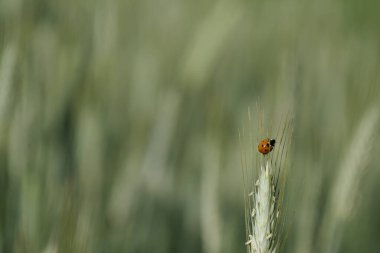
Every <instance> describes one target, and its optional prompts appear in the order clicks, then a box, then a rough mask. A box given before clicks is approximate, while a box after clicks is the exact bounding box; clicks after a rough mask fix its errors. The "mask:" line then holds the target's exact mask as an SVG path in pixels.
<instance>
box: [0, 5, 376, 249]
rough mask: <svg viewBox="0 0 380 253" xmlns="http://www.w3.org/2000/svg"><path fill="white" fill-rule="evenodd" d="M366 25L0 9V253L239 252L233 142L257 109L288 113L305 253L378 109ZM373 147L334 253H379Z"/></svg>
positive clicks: (238, 183)
mask: <svg viewBox="0 0 380 253" xmlns="http://www.w3.org/2000/svg"><path fill="white" fill-rule="evenodd" d="M379 8H380V2H378V1H375V0H372V1H371V0H364V1H354V0H348V1H343V0H340V1H327V0H320V1H301V0H286V1H278V0H277V1H276V0H265V1H257V0H251V1H246V0H238V1H227V0H209V1H200V0H193V1H184V0H179V1H174V0H151V1H147V0H127V1H122V0H110V1H100V0H98V1H90V0H80V1H77V0H56V1H48V0H32V1H26V0H1V1H0V189H1V201H0V217H1V220H0V252H4V253H8V252H46V253H50V252H137V253H138V252H156V253H159V252H184V253H186V252H206V253H216V252H245V250H246V249H245V246H244V242H245V227H244V202H243V195H242V192H243V190H242V175H241V167H240V159H239V157H240V154H241V150H240V148H239V137H238V129H239V128H241V127H242V126H243V125H244V124H245V123H244V122H245V121H246V119H247V108H248V107H249V106H250V107H252V108H255V103H256V101H260V104H261V105H262V106H263V107H264V109H265V113H266V115H267V116H268V118H270V119H273V121H274V122H276V121H278V120H279V118H280V117H281V115H283V114H284V113H285V112H286V111H288V110H292V111H293V112H294V114H295V130H294V141H293V148H292V149H293V152H292V154H291V159H290V162H291V166H290V167H289V182H288V183H289V184H288V186H289V191H288V196H289V202H288V206H287V209H288V212H289V214H288V218H289V219H288V220H289V229H288V236H287V245H286V248H285V251H286V252H300V253H302V252H315V250H313V249H315V246H316V244H318V228H319V222H320V220H321V217H322V216H323V213H324V206H325V202H326V196H328V194H329V190H330V189H331V185H332V184H333V180H334V175H335V171H336V168H337V167H338V166H339V164H340V163H341V160H342V159H343V157H344V155H345V152H346V150H347V148H346V147H347V146H348V145H349V143H350V142H351V140H352V135H353V133H354V131H355V129H356V128H357V125H358V123H360V121H361V118H362V115H363V114H364V113H365V112H366V111H367V110H368V109H369V108H371V107H373V106H375V107H377V106H378V105H379V104H378V101H379V99H380V71H379V70H380V51H379V49H380V48H379V45H380V40H379V39H380V29H379V25H380V15H379V14H378V10H379ZM252 111H253V121H255V120H256V121H257V119H258V115H257V114H256V113H255V110H254V109H253V110H252ZM269 125H270V124H269ZM378 141H379V140H378V139H376V140H373V143H374V144H375V150H374V152H373V154H372V155H371V161H370V162H369V165H368V169H367V172H366V174H365V175H364V177H363V180H362V184H361V187H360V192H359V193H358V195H359V197H358V198H357V199H356V200H355V201H356V202H355V203H356V204H355V205H354V209H355V210H354V212H353V214H352V216H351V217H350V219H349V220H348V222H347V224H346V226H345V228H344V233H343V237H342V238H341V247H340V249H339V252H346V253H348V252H379V249H380V240H379V237H380V216H379V215H378V214H379V213H380V199H379V197H378V196H379V195H380V189H379V188H378V187H377V186H378V181H379V180H380V171H379V165H380V157H379V156H378V155H377V154H378V153H379V150H380V149H379V148H378V145H377V144H376V143H377V142H378ZM255 145H256V144H253V146H255ZM337 240H338V238H337Z"/></svg>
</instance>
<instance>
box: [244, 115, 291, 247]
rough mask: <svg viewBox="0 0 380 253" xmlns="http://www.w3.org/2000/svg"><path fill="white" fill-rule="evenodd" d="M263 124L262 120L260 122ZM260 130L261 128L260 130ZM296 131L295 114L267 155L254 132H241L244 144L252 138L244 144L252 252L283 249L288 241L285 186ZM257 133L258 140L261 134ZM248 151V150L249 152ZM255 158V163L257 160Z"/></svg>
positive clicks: (246, 217)
mask: <svg viewBox="0 0 380 253" xmlns="http://www.w3.org/2000/svg"><path fill="white" fill-rule="evenodd" d="M259 125H261V123H259ZM257 132H258V133H259V131H257ZM292 133H293V117H291V116H289V115H288V116H286V117H285V119H284V120H283V122H282V123H281V124H280V126H279V128H278V131H277V135H276V141H277V143H276V146H275V148H274V149H273V151H272V152H271V153H269V154H268V155H265V156H264V155H262V154H260V153H259V152H258V151H257V150H256V142H254V141H253V138H252V136H253V135H252V134H250V136H249V137H248V138H247V135H246V133H245V130H244V129H243V131H242V133H240V132H239V136H240V140H241V144H242V143H243V142H244V141H246V140H247V139H249V142H250V144H249V148H248V149H245V148H244V147H243V145H242V152H241V153H242V157H241V162H242V171H243V182H244V202H245V225H246V237H247V238H246V245H247V252H249V253H274V252H280V251H281V250H282V249H283V247H284V242H285V235H286V233H285V232H286V231H285V225H286V224H285V222H284V210H283V200H284V189H285V184H286V174H287V166H286V160H287V156H288V151H289V147H290V144H291V139H292V138H291V137H292ZM260 135H262V134H258V136H257V138H256V139H257V140H259V139H260V138H262V137H265V136H261V137H259V136H260ZM246 150H249V152H247V151H246ZM255 160H256V162H254V161H255Z"/></svg>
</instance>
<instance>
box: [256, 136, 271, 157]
mask: <svg viewBox="0 0 380 253" xmlns="http://www.w3.org/2000/svg"><path fill="white" fill-rule="evenodd" d="M274 144H276V140H275V139H264V140H262V141H260V143H259V146H257V149H258V150H259V152H260V153H261V154H263V155H266V154H268V153H269V152H271V151H272V150H273V148H274Z"/></svg>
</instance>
